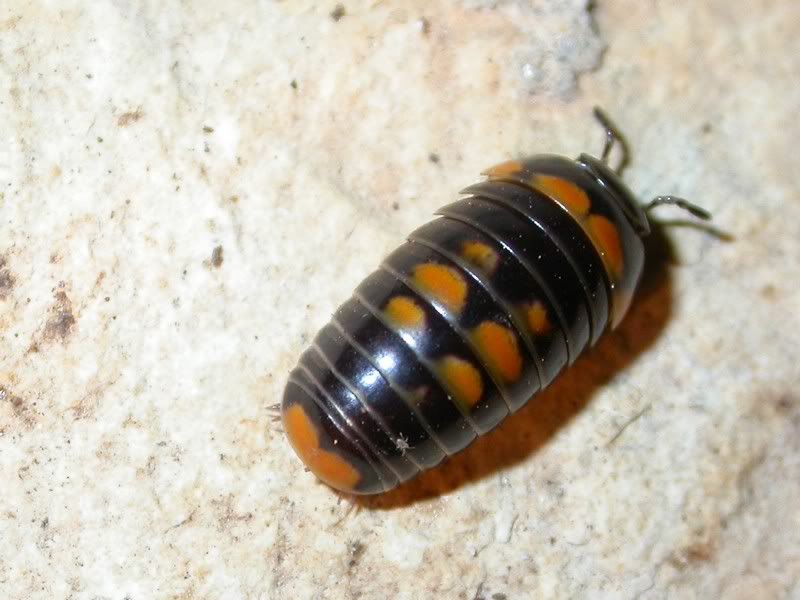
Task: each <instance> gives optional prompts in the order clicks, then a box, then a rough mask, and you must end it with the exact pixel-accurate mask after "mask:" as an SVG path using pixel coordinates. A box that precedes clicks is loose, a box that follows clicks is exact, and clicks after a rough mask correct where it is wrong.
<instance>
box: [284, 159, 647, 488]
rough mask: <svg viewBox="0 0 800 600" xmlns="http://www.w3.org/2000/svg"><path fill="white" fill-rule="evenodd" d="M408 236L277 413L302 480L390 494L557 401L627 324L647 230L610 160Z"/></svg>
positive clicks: (540, 170) (532, 179) (326, 335)
mask: <svg viewBox="0 0 800 600" xmlns="http://www.w3.org/2000/svg"><path fill="white" fill-rule="evenodd" d="M485 175H487V176H488V179H487V181H484V182H482V183H479V184H476V185H473V186H471V187H469V188H467V189H466V190H464V192H463V193H465V194H467V196H466V197H465V198H463V199H461V200H458V201H457V202H454V203H452V204H449V205H447V206H445V207H444V208H442V209H440V210H439V211H438V213H437V214H438V215H439V217H438V218H436V219H434V220H433V221H431V222H430V223H428V224H426V225H424V226H423V227H420V228H419V229H417V230H416V231H414V232H413V233H412V234H411V235H410V236H408V241H407V242H406V243H404V244H403V245H402V246H400V247H399V248H398V249H397V250H395V251H394V252H393V253H392V254H391V255H389V256H388V257H387V258H386V259H385V260H384V262H383V263H382V264H381V266H380V267H379V268H378V270H376V271H375V272H374V273H373V274H372V275H370V276H369V277H367V278H366V279H365V280H364V281H363V282H362V283H361V285H359V286H358V288H357V289H356V290H355V292H354V294H353V296H352V297H351V298H350V299H349V300H348V301H347V302H345V303H344V304H343V305H342V306H341V307H340V308H339V309H338V310H337V311H336V312H335V314H334V315H333V318H332V320H331V321H330V323H329V324H328V325H326V326H325V327H324V328H323V329H322V330H321V331H320V332H319V334H318V335H317V336H316V338H315V339H314V342H313V344H312V345H311V347H310V348H309V349H308V350H306V352H305V353H304V354H303V355H302V356H301V357H300V361H299V364H298V365H297V367H296V368H295V369H294V370H293V371H292V372H291V374H290V376H289V381H288V384H287V387H286V392H285V395H284V399H283V403H282V407H281V410H282V417H283V422H284V426H285V428H286V432H287V435H288V437H289V440H290V442H291V444H292V446H293V447H294V449H295V451H296V452H297V454H298V455H299V456H300V458H301V459H302V460H303V461H304V463H305V464H306V466H307V467H308V468H309V469H310V470H311V471H312V472H314V473H315V474H316V475H317V476H318V477H319V478H320V479H321V480H323V481H324V482H326V483H327V484H329V485H331V486H332V487H334V488H337V489H339V490H342V491H345V492H349V493H356V494H373V493H379V492H383V491H386V490H390V489H392V488H394V487H395V486H397V485H398V484H400V483H402V482H404V481H407V480H408V479H410V478H412V477H414V476H415V475H416V474H418V473H419V472H421V471H423V470H426V469H430V468H431V467H434V466H436V465H438V464H439V463H440V462H441V461H442V460H443V459H444V458H445V457H446V456H449V455H452V454H455V453H456V452H458V451H460V450H462V449H463V448H465V447H466V446H467V445H469V444H470V443H471V442H472V441H473V440H475V438H476V437H477V436H480V435H482V434H484V433H486V432H488V431H490V430H491V429H492V428H494V427H495V426H496V425H497V424H498V423H500V422H501V421H502V420H503V419H504V418H505V417H506V416H507V415H509V414H510V413H513V412H515V411H516V410H518V409H519V408H520V407H521V406H523V405H524V404H525V403H527V402H528V401H529V400H530V399H531V398H532V397H534V396H535V394H536V393H537V392H538V391H539V390H541V389H543V388H544V387H545V386H547V385H548V384H549V383H550V382H551V381H552V380H553V378H555V377H556V375H557V374H558V373H559V372H560V371H561V370H562V369H563V368H564V367H565V366H567V365H569V364H571V363H572V362H573V361H574V360H575V359H576V358H577V357H578V356H579V355H580V354H581V352H583V350H584V349H586V348H587V347H588V346H590V345H592V344H594V343H595V342H596V341H597V339H598V338H599V337H600V335H601V334H602V333H603V332H604V331H605V330H606V329H607V328H608V327H609V326H615V325H616V324H617V323H619V320H620V319H621V318H622V316H623V315H624V314H625V312H626V311H627V308H628V305H629V303H630V300H631V298H632V296H633V292H634V290H635V287H636V284H637V282H638V280H639V276H640V274H641V269H642V265H643V262H644V249H643V245H642V242H641V239H640V235H643V234H644V233H646V230H647V219H646V217H645V216H644V213H643V212H641V209H640V208H639V206H638V204H637V203H636V202H635V199H634V198H633V195H632V194H631V193H630V191H628V189H627V188H626V187H625V186H624V184H623V183H622V182H621V181H620V180H619V179H618V178H617V177H616V176H615V175H614V174H613V173H612V172H611V171H610V169H607V168H606V167H605V166H604V165H603V164H602V163H601V162H600V161H597V160H596V159H593V158H591V157H588V156H581V157H580V158H579V159H578V160H576V161H572V160H569V159H566V158H563V157H558V156H535V157H532V158H529V159H526V160H522V161H511V162H508V163H503V164H501V165H497V166H496V167H493V168H492V169H489V170H488V171H486V172H485Z"/></svg>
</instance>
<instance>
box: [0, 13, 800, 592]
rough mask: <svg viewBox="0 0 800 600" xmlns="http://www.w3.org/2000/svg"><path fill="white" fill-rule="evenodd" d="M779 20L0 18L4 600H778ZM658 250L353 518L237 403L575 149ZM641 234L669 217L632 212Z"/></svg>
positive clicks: (789, 130) (793, 91)
mask: <svg viewBox="0 0 800 600" xmlns="http://www.w3.org/2000/svg"><path fill="white" fill-rule="evenodd" d="M798 30H800V11H798V10H797V6H796V2H795V1H794V0H757V1H754V2H748V3H742V2H737V3H732V2H730V1H729V0H709V1H707V2H633V1H625V0H598V1H597V2H595V3H594V7H593V8H592V9H591V10H589V9H588V8H587V1H586V0H565V1H563V2H552V1H551V0H531V1H530V2H522V1H513V0H509V1H508V2H503V1H497V2H484V1H465V2H460V3H459V2H442V1H436V0H433V1H430V0H427V1H424V2H423V1H417V0H415V1H410V2H403V3H399V2H398V3H396V4H392V3H378V2H361V3H359V2H352V3H351V2H343V3H334V2H329V3H325V2H322V3H320V2H305V1H299V2H274V3H269V2H255V1H252V0H250V1H248V0H227V1H226V2H222V3H218V2H198V3H194V4H193V5H189V4H187V3H177V4H176V3H158V2H127V3H126V2H111V1H109V0H95V1H92V2H79V1H77V0H73V1H71V2H70V1H65V2H58V3H40V2H26V1H24V0H9V1H7V2H4V3H2V5H0V141H2V143H1V144H0V482H2V493H1V494H0V540H2V544H0V597H3V598H26V599H27V598H33V599H38V598H109V599H112V598H113V599H120V600H121V599H123V598H131V599H135V600H139V599H147V598H250V599H255V598H401V599H403V598H408V599H412V598H426V599H427V598H461V599H464V600H471V599H478V598H483V599H484V600H489V599H493V600H501V599H502V598H508V599H516V598H587V599H588V598H641V599H650V600H655V599H660V598H733V599H742V600H744V599H751V598H758V599H762V598H764V599H771V598H800V584H799V583H798V582H799V581H800V509H799V508H798V507H800V503H798V500H797V499H798V498H800V386H799V385H798V383H800V363H799V362H798V354H799V353H800V335H798V332H799V331H800V310H798V309H799V308H800V291H798V286H797V282H798V281H800V199H799V198H798V194H797V190H798V186H797V168H796V154H795V147H796V144H797V140H798V139H800V125H798V123H800V121H798V118H797V107H798V106H800V87H799V86H798V74H800V41H799V40H800V38H799V37H798V36H797V31H798ZM593 104H600V105H602V106H604V107H605V108H606V109H607V110H608V111H609V112H610V113H611V114H612V115H613V116H614V117H615V118H616V119H617V120H618V121H619V122H620V124H621V126H622V127H623V129H624V130H625V131H626V132H627V134H628V137H629V139H630V141H631V145H632V147H633V149H634V153H635V154H634V162H633V164H632V165H631V168H630V169H629V170H628V172H627V177H628V180H629V182H630V183H631V186H632V187H633V188H634V189H636V190H637V191H639V192H641V193H642V195H643V197H648V196H651V195H654V194H657V193H677V194H682V195H685V196H687V197H689V198H691V199H693V200H694V201H696V202H697V203H699V204H701V205H703V206H705V207H706V208H708V209H710V210H711V211H712V212H713V213H714V217H715V220H714V227H715V228H716V229H712V230H702V229H697V228H693V227H680V226H674V227H668V228H664V233H663V235H657V236H654V238H653V240H652V243H651V247H650V250H651V252H652V253H651V260H650V262H649V265H648V268H649V275H648V277H647V279H646V280H645V282H644V285H643V288H642V292H641V294H640V296H639V298H638V299H637V303H636V305H635V307H634V308H633V310H632V312H631V314H630V316H629V317H628V319H627V320H626V321H625V322H624V324H623V325H622V326H621V327H620V329H619V330H618V331H616V332H614V333H612V334H610V335H608V336H607V337H606V338H605V339H604V340H603V341H602V342H601V343H600V344H599V345H598V346H597V347H596V348H595V349H594V350H593V351H591V352H590V353H588V354H587V355H586V356H585V357H584V358H582V359H581V360H579V361H578V363H577V364H576V365H575V367H574V368H573V369H572V370H571V371H570V372H569V373H567V374H566V375H565V376H563V377H562V378H561V379H560V380H558V381H557V383H555V385H553V387H552V388H551V389H550V390H548V391H547V392H545V393H544V394H542V395H541V396H539V397H538V398H537V399H536V400H535V401H534V402H532V403H531V404H530V405H529V406H527V407H526V408H525V409H524V410H522V411H521V413H520V414H519V415H517V416H516V418H514V419H513V420H511V421H509V422H507V423H505V424H503V425H502V426H501V427H500V428H499V429H498V430H497V431H495V432H493V433H492V434H490V435H489V436H487V437H485V438H483V439H482V440H480V441H479V442H477V443H476V444H475V445H474V446H473V447H472V448H471V449H469V450H468V451H466V452H465V453H463V454H462V455H460V456H458V457H456V458H454V459H453V460H451V461H450V462H449V463H448V464H447V465H446V467H445V468H443V469H438V470H436V471H434V472H431V473H429V474H426V475H424V476H422V477H421V478H420V479H419V480H417V481H416V482H414V483H412V484H410V485H407V486H405V487H404V488H401V489H400V490H398V491H397V492H394V493H392V494H389V495H387V496H385V497H382V498H378V499H372V500H360V501H358V502H356V503H355V505H354V506H353V504H351V503H350V501H348V500H342V499H340V498H339V497H337V496H336V495H335V494H333V493H332V492H331V491H329V490H328V489H327V488H325V487H324V486H322V485H320V484H318V483H316V482H315V480H314V479H313V477H312V476H311V475H310V474H309V473H305V472H304V471H303V469H302V467H301V465H300V464H299V462H298V461H297V460H296V458H295V457H294V455H293V454H292V451H291V449H290V448H289V446H288V445H287V444H286V443H285V441H284V439H283V437H282V433H281V432H280V431H279V423H275V422H274V421H273V420H272V413H271V412H270V410H269V407H270V406H271V405H273V404H274V403H276V402H278V401H279V399H280V396H281V393H282V387H283V384H284V382H285V378H286V375H287V373H288V371H289V369H290V368H291V367H292V365H293V363H294V361H295V360H296V358H297V357H298V355H299V353H300V352H301V350H302V348H303V347H304V346H305V344H306V343H307V342H308V341H309V339H310V337H311V336H312V335H313V334H314V332H315V331H316V330H317V329H318V328H319V327H320V326H321V325H322V324H323V323H324V322H325V321H326V320H327V318H328V315H329V314H330V313H331V311H332V310H333V309H334V308H335V306H336V305H337V304H338V303H339V302H340V301H342V300H343V299H344V298H345V297H346V296H347V294H348V293H349V292H350V290H351V289H352V287H353V286H354V285H355V284H356V283H357V282H358V280H359V279H360V278H361V277H363V276H364V275H365V274H366V273H368V272H369V271H370V270H371V269H372V267H373V266H374V265H375V264H376V263H377V261H378V260H379V259H380V258H381V256H382V255H383V254H384V253H386V252H387V251H388V250H389V249H390V248H391V247H392V246H394V245H395V244H397V243H398V242H399V241H400V240H401V239H402V236H403V234H404V233H405V232H407V231H409V230H410V228H412V227H413V226H415V225H417V224H420V223H422V222H423V221H424V220H425V219H427V218H428V215H429V214H430V213H432V212H433V210H434V209H435V208H437V207H438V206H439V205H441V204H444V203H446V202H449V201H451V200H452V199H453V198H454V197H455V192H456V191H457V190H458V189H460V188H461V187H463V186H465V185H467V184H469V183H472V182H474V181H475V180H476V174H477V173H478V172H479V171H480V170H481V169H483V168H485V167H487V166H489V165H491V164H493V163H494V162H498V161H500V160H504V159H506V158H509V157H512V156H516V155H519V154H523V153H529V152H535V151H552V152H558V153H565V154H567V155H576V154H577V153H579V152H582V151H585V150H590V151H591V150H594V151H597V150H598V149H599V148H600V146H601V144H602V135H601V132H600V131H599V129H598V127H597V126H596V125H595V124H594V123H593V121H592V120H591V118H590V109H591V106H592V105H593ZM660 214H661V217H662V218H663V219H670V218H672V217H674V216H677V217H678V218H680V219H682V218H683V215H680V214H678V213H676V212H670V209H665V210H664V211H663V212H662V213H660Z"/></svg>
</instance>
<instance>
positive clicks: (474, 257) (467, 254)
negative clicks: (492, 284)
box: [461, 241, 500, 273]
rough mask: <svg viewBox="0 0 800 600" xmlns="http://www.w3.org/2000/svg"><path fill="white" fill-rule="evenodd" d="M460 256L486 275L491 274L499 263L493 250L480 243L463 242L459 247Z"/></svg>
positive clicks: (498, 258) (498, 257)
mask: <svg viewBox="0 0 800 600" xmlns="http://www.w3.org/2000/svg"><path fill="white" fill-rule="evenodd" d="M461 256H463V257H464V258H465V259H467V260H468V261H469V262H471V263H472V264H473V265H475V266H476V267H479V268H480V269H482V270H484V271H485V272H487V273H492V272H493V271H494V270H495V269H496V268H497V263H498V262H500V256H498V254H497V252H496V251H495V250H494V248H491V247H490V246H487V245H486V244H484V243H482V242H471V241H467V242H464V243H463V245H462V246H461Z"/></svg>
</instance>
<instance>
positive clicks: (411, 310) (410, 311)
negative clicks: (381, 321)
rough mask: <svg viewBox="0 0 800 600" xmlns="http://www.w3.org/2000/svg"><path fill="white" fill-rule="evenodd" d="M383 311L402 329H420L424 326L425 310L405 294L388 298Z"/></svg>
mask: <svg viewBox="0 0 800 600" xmlns="http://www.w3.org/2000/svg"><path fill="white" fill-rule="evenodd" d="M383 312H384V314H385V315H386V316H387V317H388V318H389V320H390V321H391V322H392V324H393V325H396V326H397V327H400V328H402V329H420V328H422V327H424V326H425V312H424V311H423V310H422V309H421V308H420V307H419V306H418V305H417V303H416V302H414V300H412V299H411V298H409V297H407V296H395V297H394V298H392V299H391V300H389V302H388V304H386V308H385V309H384V311H383Z"/></svg>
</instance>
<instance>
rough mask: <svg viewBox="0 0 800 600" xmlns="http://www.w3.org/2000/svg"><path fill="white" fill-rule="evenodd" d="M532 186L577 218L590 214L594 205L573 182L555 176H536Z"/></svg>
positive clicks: (531, 183)
mask: <svg viewBox="0 0 800 600" xmlns="http://www.w3.org/2000/svg"><path fill="white" fill-rule="evenodd" d="M530 185H531V187H533V188H534V189H536V190H539V191H540V192H542V193H543V194H544V195H546V196H548V197H550V198H552V199H553V200H555V201H556V202H558V203H559V204H561V205H562V206H563V207H564V208H566V209H567V210H568V211H569V212H570V214H572V215H573V216H575V217H578V218H582V217H585V216H586V215H588V214H589V209H590V208H591V205H592V203H591V201H590V200H589V196H587V195H586V192H584V191H583V190H582V189H581V188H580V187H578V186H577V185H575V184H574V183H572V182H571V181H567V180H566V179H562V178H561V177H555V176H553V175H534V176H533V179H532V181H531V182H530Z"/></svg>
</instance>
